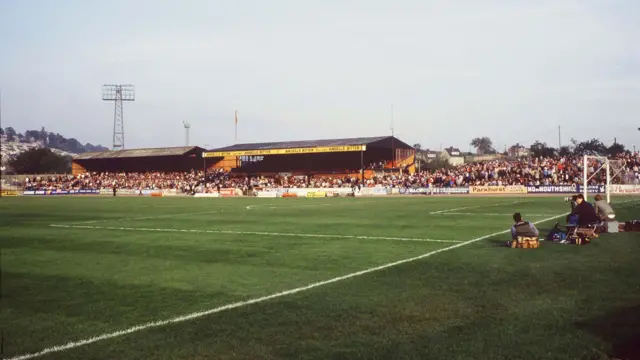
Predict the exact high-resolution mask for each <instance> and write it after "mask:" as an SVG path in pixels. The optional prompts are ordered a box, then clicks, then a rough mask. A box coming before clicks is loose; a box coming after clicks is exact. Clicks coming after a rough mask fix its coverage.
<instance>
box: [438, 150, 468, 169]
mask: <svg viewBox="0 0 640 360" xmlns="http://www.w3.org/2000/svg"><path fill="white" fill-rule="evenodd" d="M441 157H442V158H444V159H447V161H448V162H449V164H451V165H453V166H458V165H462V164H464V156H463V154H462V152H461V151H460V149H458V148H454V147H453V146H450V147H448V148H445V149H444V150H443V151H442V152H441Z"/></svg>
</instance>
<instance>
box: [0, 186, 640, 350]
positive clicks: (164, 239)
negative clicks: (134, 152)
mask: <svg viewBox="0 0 640 360" xmlns="http://www.w3.org/2000/svg"><path fill="white" fill-rule="evenodd" d="M621 200H624V199H616V201H621ZM639 200H640V199H639ZM514 202H520V203H514ZM247 207H249V209H248V208H247ZM614 207H615V209H616V210H617V212H618V217H619V218H621V219H639V218H640V207H638V202H637V201H631V202H627V203H624V204H619V205H617V206H616V205H614ZM459 208H462V209H459ZM567 208H568V204H567V203H565V202H563V201H562V199H561V198H560V197H553V198H540V197H532V198H523V197H519V198H503V197H492V198H489V197H487V198H477V197H474V198H464V197H415V198H406V197H400V198H356V199H354V198H336V199H333V198H332V199H192V198H138V197H131V198H124V197H122V198H120V197H119V198H111V197H105V198H96V197H75V198H63V197H60V198H3V199H1V200H0V234H1V237H2V238H1V246H2V254H1V261H2V262H1V266H2V274H1V280H2V283H1V285H2V299H1V300H0V301H1V308H0V330H1V331H2V336H3V350H4V356H5V357H7V358H10V357H12V356H17V355H23V354H27V353H32V352H38V351H40V350H43V349H45V348H48V347H51V346H55V345H62V344H65V343H67V342H70V341H79V340H83V339H87V338H91V337H93V336H98V335H101V334H104V333H110V332H113V331H117V330H122V329H127V328H130V327H132V326H136V325H141V324H144V323H148V322H151V321H157V320H167V319H171V318H173V317H176V316H180V315H185V314H190V313H193V312H198V311H203V310H208V309H213V308H216V307H220V306H223V305H226V304H230V303H234V302H238V301H244V300H249V299H252V298H257V297H262V296H265V295H270V294H273V293H277V292H281V291H285V290H289V289H294V288H298V287H301V286H305V285H308V284H312V283H316V282H319V281H323V280H328V279H332V278H335V277H339V276H342V275H346V274H350V273H354V272H357V271H360V270H365V269H369V268H372V267H376V266H380V265H384V264H388V263H391V262H395V261H398V260H403V259H408V258H412V257H416V256H419V255H422V254H425V253H429V252H432V251H435V250H438V249H444V248H447V247H450V246H452V245H456V244H459V243H439V242H428V241H402V240H393V239H380V238H381V237H387V238H403V239H408V238H411V239H438V240H456V241H461V242H462V241H467V240H471V239H475V238H479V237H483V236H486V235H489V234H492V233H496V232H500V231H502V230H506V229H508V227H509V226H510V225H511V219H510V216H509V214H511V213H513V212H514V211H520V212H522V213H523V215H524V216H525V217H526V218H527V219H528V220H530V221H539V220H543V219H546V218H550V217H553V216H557V215H560V214H562V213H563V212H565V211H566V210H567ZM447 209H459V210H455V211H453V212H460V213H461V214H457V215H447V214H446V213H445V214H430V212H434V211H440V210H447ZM500 214H505V215H500ZM527 214H532V216H528V215H527ZM558 220H561V221H562V219H560V218H559V219H558ZM555 221H556V220H552V221H547V222H544V223H541V224H539V225H538V228H539V229H540V230H541V232H542V233H543V234H546V232H548V230H549V229H550V227H551V226H552V225H553V223H554V222H555ZM80 222H82V223H80ZM78 223H79V224H78ZM52 224H57V225H69V224H71V225H73V224H76V225H74V226H83V227H71V228H65V227H52V226H51V225H52ZM120 228H122V229H120ZM134 229H136V230H134ZM140 229H142V230H140ZM175 230H197V231H212V230H213V231H224V232H223V233H211V232H178V231H175ZM271 233H279V234H281V235H273V234H271ZM285 234H287V235H285ZM292 234H306V235H312V234H316V235H318V234H324V235H340V236H342V237H333V238H332V237H310V236H291V235H292ZM345 236H363V237H369V238H349V237H345ZM508 239H509V235H508V234H502V235H496V236H491V237H488V238H486V239H482V240H480V241H477V242H473V243H470V244H465V245H464V246H460V247H458V248H455V249H452V250H450V251H444V252H440V253H438V254H435V255H433V256H430V257H427V258H423V259H419V260H416V261H413V262H408V263H403V264H400V265H397V266H393V267H389V268H385V269H383V270H380V271H376V272H370V273H367V274H364V275H362V276H358V277H352V278H349V279H345V280H341V281H337V282H334V283H330V284H326V285H322V286H318V287H315V288H312V289H308V290H305V291H301V292H298V293H295V294H290V295H286V296H282V297H278V298H274V299H270V300H267V301H263V302H259V303H255V304H250V305H247V306H241V307H238V308H234V309H230V310H226V311H221V312H217V313H215V314H211V315H207V316H203V317H200V318H196V319H191V320H188V321H184V322H180V323H173V324H167V325H164V326H159V327H155V328H150V329H145V330H141V331H137V332H134V333H131V334H127V335H123V336H119V337H115V338H111V339H106V340H101V341H98V342H95V343H91V344H86V345H83V346H78V347H74V348H71V349H68V350H64V351H60V352H53V353H49V354H46V355H44V356H41V357H39V358H42V359H141V358H150V359H151V358H152V359H175V358H181V359H285V358H286V359H389V358H395V359H445V358H446V359H525V358H526V359H537V358H540V359H549V358H552V359H581V358H593V359H599V358H606V356H613V355H618V356H623V355H624V354H623V353H624V352H628V351H629V350H628V347H629V346H630V344H634V343H635V342H639V343H640V282H639V281H638V274H639V273H640V262H639V261H638V259H639V258H640V235H639V234H638V233H621V234H615V235H603V236H601V237H600V238H599V239H597V240H595V241H594V242H593V243H592V244H590V245H588V246H582V247H577V246H570V245H560V244H552V243H544V244H543V246H542V247H541V248H540V249H536V250H524V249H523V250H515V249H508V248H504V247H500V246H499V245H500V243H502V242H504V241H505V240H508Z"/></svg>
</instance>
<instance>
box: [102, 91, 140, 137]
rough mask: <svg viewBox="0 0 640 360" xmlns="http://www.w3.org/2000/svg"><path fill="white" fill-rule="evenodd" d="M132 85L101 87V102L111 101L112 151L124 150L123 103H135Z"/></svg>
mask: <svg viewBox="0 0 640 360" xmlns="http://www.w3.org/2000/svg"><path fill="white" fill-rule="evenodd" d="M135 97H136V96H135V88H134V86H133V85H129V84H126V85H122V84H118V85H115V84H106V85H103V86H102V100H104V101H113V102H114V110H113V150H123V149H124V111H123V102H124V101H135Z"/></svg>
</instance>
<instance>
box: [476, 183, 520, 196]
mask: <svg viewBox="0 0 640 360" xmlns="http://www.w3.org/2000/svg"><path fill="white" fill-rule="evenodd" d="M469 193H470V194H526V193H527V188H526V187H524V186H522V185H507V186H470V187H469Z"/></svg>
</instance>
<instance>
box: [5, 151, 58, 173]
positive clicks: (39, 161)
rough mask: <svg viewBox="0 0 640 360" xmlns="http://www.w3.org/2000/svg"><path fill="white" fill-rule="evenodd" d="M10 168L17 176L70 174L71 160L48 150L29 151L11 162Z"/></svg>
mask: <svg viewBox="0 0 640 360" xmlns="http://www.w3.org/2000/svg"><path fill="white" fill-rule="evenodd" d="M9 166H10V167H11V168H13V170H14V171H15V173H17V174H68V173H70V172H71V158H70V157H64V156H61V155H58V154H56V153H54V152H53V151H51V149H47V148H37V149H29V150H27V151H25V152H23V153H21V154H20V155H18V156H17V157H16V158H15V159H13V160H11V161H9Z"/></svg>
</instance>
